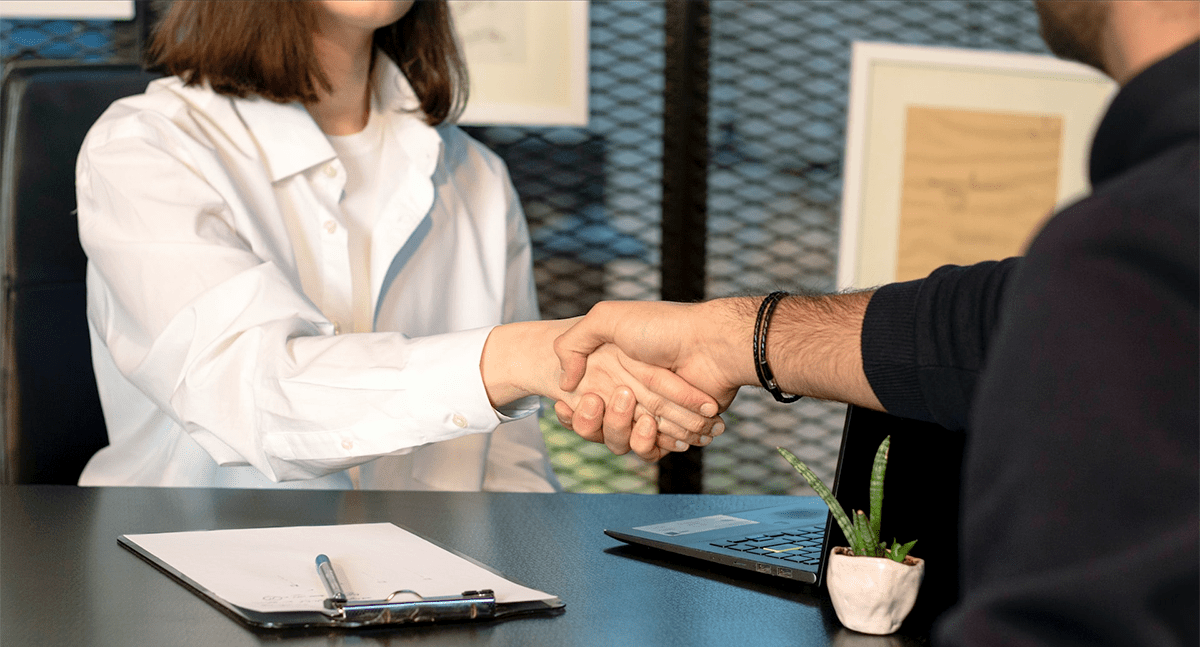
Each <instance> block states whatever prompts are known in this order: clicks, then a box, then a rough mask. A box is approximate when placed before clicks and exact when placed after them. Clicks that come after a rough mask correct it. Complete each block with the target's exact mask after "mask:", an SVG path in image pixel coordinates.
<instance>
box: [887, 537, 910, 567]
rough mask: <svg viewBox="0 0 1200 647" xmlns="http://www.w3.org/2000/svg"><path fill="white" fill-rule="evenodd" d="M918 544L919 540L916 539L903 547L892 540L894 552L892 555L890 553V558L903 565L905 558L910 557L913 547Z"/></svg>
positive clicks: (892, 551)
mask: <svg viewBox="0 0 1200 647" xmlns="http://www.w3.org/2000/svg"><path fill="white" fill-rule="evenodd" d="M916 543H917V540H916V539H914V540H912V541H910V542H908V543H907V544H903V545H901V544H900V542H898V541H896V539H895V538H893V539H892V550H891V552H890V553H888V557H891V558H892V559H894V560H896V561H897V562H901V563H903V562H904V558H905V557H906V556H907V555H908V551H910V550H912V547H913V546H914V545H915V544H916Z"/></svg>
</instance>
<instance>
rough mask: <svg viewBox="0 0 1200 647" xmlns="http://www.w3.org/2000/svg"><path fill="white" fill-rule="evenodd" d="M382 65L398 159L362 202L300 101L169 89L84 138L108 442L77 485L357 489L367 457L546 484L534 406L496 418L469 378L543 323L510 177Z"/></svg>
mask: <svg viewBox="0 0 1200 647" xmlns="http://www.w3.org/2000/svg"><path fill="white" fill-rule="evenodd" d="M377 65H378V67H377V69H376V76H375V83H374V92H375V94H376V101H377V102H378V105H379V116H381V117H386V119H380V122H379V126H378V127H379V130H380V133H381V137H382V138H383V151H384V152H387V151H389V150H390V148H389V147H396V149H397V150H400V151H403V162H402V163H400V164H398V166H397V167H396V168H395V169H389V170H388V171H387V172H388V175H389V177H388V178H387V179H386V181H378V182H375V183H374V187H375V189H374V190H368V191H366V192H365V193H361V194H358V195H356V192H355V191H353V190H351V191H350V192H348V193H344V190H345V189H346V188H347V186H348V185H347V182H348V179H349V178H348V176H347V173H348V167H347V162H346V161H345V160H343V159H340V158H339V157H338V155H337V154H336V152H335V149H334V148H333V147H332V145H331V144H330V143H329V140H328V139H327V138H326V136H325V134H324V133H322V132H321V130H320V128H318V127H317V125H316V123H315V122H314V121H313V119H312V117H311V116H310V115H309V114H308V112H307V111H306V110H305V109H304V107H303V106H302V105H300V104H287V105H284V104H277V103H272V102H270V101H267V100H264V99H261V98H248V99H236V98H230V97H226V96H221V95H218V94H216V93H214V92H212V91H211V90H209V89H207V88H204V87H185V86H184V85H183V83H182V82H181V81H180V80H179V79H178V78H167V79H161V80H158V81H155V82H154V83H152V84H151V85H150V87H149V88H148V89H147V91H146V93H145V94H142V95H137V96H134V97H129V98H127V99H123V100H121V101H118V102H116V103H115V104H114V105H113V106H112V107H110V108H109V109H108V111H106V112H105V113H104V115H103V116H101V118H100V119H99V120H98V121H97V123H96V124H95V125H94V126H93V127H92V129H91V131H90V132H89V134H88V136H87V139H86V140H85V142H84V146H83V149H82V151H81V152H80V156H79V163H78V167H77V173H76V186H77V192H78V198H79V225H80V239H81V242H82V243H83V247H84V250H85V252H87V255H88V277H87V282H88V324H89V327H90V329H91V332H92V354H93V365H94V367H95V371H96V377H97V385H98V388H99V391H100V398H101V402H102V404H103V405H104V413H105V421H106V423H107V425H108V433H109V440H110V445H109V446H108V447H106V448H105V449H102V450H101V451H100V452H98V453H97V454H96V456H94V457H93V458H92V460H91V461H90V462H89V463H88V465H87V467H86V468H85V469H84V472H83V475H82V477H81V478H80V483H81V484H83V485H169V486H210V487H211V486H228V487H319V488H348V487H353V486H354V485H355V484H354V483H353V482H352V480H351V477H350V474H349V472H348V468H350V467H353V466H356V465H358V466H361V468H360V469H361V487H363V488H372V489H440V490H481V489H487V490H533V491H548V490H551V489H553V488H555V487H556V486H557V482H556V481H555V479H554V476H553V473H552V471H551V469H550V466H549V462H548V460H547V452H546V448H545V443H544V441H543V440H542V437H541V432H540V429H539V428H538V423H537V420H536V416H533V415H531V414H533V413H535V412H536V411H537V409H538V402H537V399H536V398H526V399H525V400H523V401H520V402H517V403H514V404H513V405H512V406H511V407H510V408H508V409H506V410H505V411H503V412H499V413H498V412H497V411H496V410H494V409H493V408H492V407H491V405H490V403H489V401H488V398H487V393H486V391H485V390H484V388H483V382H482V379H481V378H480V375H479V358H480V354H481V351H482V347H483V343H484V340H486V338H487V335H488V333H489V332H490V330H491V328H492V327H493V326H495V325H497V324H500V323H504V322H510V321H517V320H529V319H535V318H537V317H538V312H537V304H536V299H535V297H534V287H533V278H532V268H531V252H530V243H529V236H528V231H527V229H526V225H525V221H524V217H523V215H522V213H521V210H520V206H519V203H518V201H517V199H516V196H515V194H514V192H513V189H512V185H511V182H510V181H509V179H508V176H507V173H506V171H505V169H504V166H503V163H502V162H501V161H500V160H499V159H498V158H497V157H496V156H495V155H494V154H492V153H491V152H490V151H488V150H487V149H486V148H485V147H483V146H482V145H480V144H479V143H478V142H476V141H474V140H472V139H471V138H470V137H468V136H466V135H465V134H464V133H463V132H462V131H461V130H459V129H458V128H456V127H454V126H442V127H439V128H436V129H435V128H431V127H429V126H428V125H426V124H425V123H424V122H423V121H422V119H421V118H420V115H419V111H418V110H417V107H418V106H417V102H416V99H415V97H414V96H413V93H412V90H411V88H410V87H409V86H408V83H407V81H406V80H405V79H404V77H403V75H401V74H400V72H399V70H398V69H397V68H396V66H395V65H394V64H393V63H392V62H391V61H390V60H388V59H387V57H385V56H380V57H379V58H378V64H377ZM390 161H391V160H390ZM349 163H350V164H351V165H353V164H354V163H355V162H353V161H350V162H349ZM347 196H349V197H350V198H351V199H352V200H354V201H355V203H357V202H358V200H359V198H361V199H363V200H366V201H368V202H374V203H375V204H377V205H378V208H377V209H369V208H364V209H361V210H360V209H359V208H358V207H357V206H354V205H351V206H350V207H349V208H347V207H346V206H344V205H343V204H342V203H343V200H345V199H346V197H347ZM363 196H367V197H363ZM372 211H374V212H375V214H376V215H375V216H374V218H373V219H374V222H373V223H370V224H369V225H368V224H367V221H369V220H372V217H370V216H369V215H366V216H364V218H362V219H360V218H359V217H358V215H356V214H370V213H371V212H372ZM356 227H357V228H360V231H369V234H370V235H369V240H368V239H367V238H362V239H361V240H359V239H356V240H358V243H357V244H361V245H365V246H366V247H367V248H368V249H369V256H368V255H358V254H356V253H354V251H353V249H352V244H351V241H350V235H349V232H350V231H352V230H354V229H355V228H356ZM356 236H357V234H356ZM352 258H359V259H365V260H366V266H367V267H366V271H365V273H364V274H363V276H362V277H360V278H365V282H366V285H368V286H369V287H368V290H367V291H366V295H367V297H369V305H368V309H369V311H370V312H373V313H374V331H375V332H370V333H363V334H348V333H349V332H350V331H353V330H364V329H370V327H366V326H365V324H364V323H361V322H362V321H369V320H370V317H368V318H367V319H365V320H364V319H362V318H361V317H358V316H356V315H355V305H354V303H355V302H354V286H353V284H354V282H355V281H356V280H357V279H355V276H356V273H355V270H354V269H353V268H354V267H355V266H354V265H353V263H352V260H351V259H352ZM362 269H363V268H362V267H361V265H360V266H359V270H360V271H361V270H362ZM360 301H361V302H366V299H363V298H361V297H360ZM339 333H341V334H339Z"/></svg>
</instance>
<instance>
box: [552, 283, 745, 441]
mask: <svg viewBox="0 0 1200 647" xmlns="http://www.w3.org/2000/svg"><path fill="white" fill-rule="evenodd" d="M726 305H732V306H734V307H735V308H736V307H737V306H738V304H736V303H733V304H726ZM739 314H741V313H738V312H731V311H728V310H725V309H723V308H721V307H717V306H712V305H709V304H677V303H663V302H644V301H630V302H605V303H600V304H597V305H596V306H595V307H593V308H592V310H591V311H590V312H589V313H588V314H587V315H586V316H585V317H581V318H579V319H576V320H574V322H573V323H574V325H573V326H572V327H571V328H570V329H569V330H567V331H565V332H564V333H563V334H562V335H560V336H559V337H558V338H557V339H556V340H555V342H554V350H555V353H556V356H557V357H558V358H559V360H560V363H561V368H562V369H563V371H562V373H561V376H562V377H561V380H560V383H559V387H560V388H561V389H563V390H564V391H566V392H570V393H582V394H585V395H582V396H580V397H579V398H578V399H577V400H575V401H571V402H569V401H565V400H564V399H560V400H559V401H558V402H557V403H556V404H555V413H556V414H557V416H558V419H559V422H560V423H562V424H563V426H565V427H567V428H568V429H573V430H574V431H575V432H576V433H577V434H579V435H580V436H581V437H583V438H586V439H588V440H592V441H595V442H604V443H605V444H606V445H608V446H609V447H613V446H614V445H615V446H617V447H623V446H625V445H628V446H629V447H631V448H632V449H633V450H634V451H635V452H637V454H638V455H639V456H642V457H643V458H648V459H651V460H657V458H660V457H661V456H662V455H665V453H667V452H669V451H678V450H680V449H686V448H687V445H686V444H685V445H675V444H674V443H673V442H672V441H673V440H675V439H681V438H682V436H681V434H680V433H679V429H678V427H680V426H682V425H678V420H676V419H674V418H664V417H662V416H658V417H654V416H648V415H640V414H639V412H631V411H629V409H628V408H626V407H625V406H623V404H624V400H623V399H622V398H623V397H625V396H623V395H622V393H621V392H620V391H618V392H617V393H616V394H614V396H613V397H612V398H609V399H607V400H603V399H602V398H601V397H600V395H599V394H601V393H603V391H600V392H597V391H595V390H594V388H593V387H592V386H591V385H589V380H588V378H589V377H590V375H591V373H592V371H593V368H592V366H593V362H597V361H598V359H599V358H600V357H602V356H605V355H608V354H615V357H616V358H617V361H619V362H622V363H623V364H624V365H626V366H634V367H636V368H637V371H638V375H637V377H638V379H641V380H642V381H643V383H644V384H647V385H648V386H650V389H651V390H652V391H653V392H655V393H656V394H658V395H660V396H662V397H667V398H668V399H672V400H674V401H675V402H680V403H685V404H684V405H683V406H684V407H685V408H686V407H687V406H688V405H687V404H686V403H688V402H704V403H705V406H706V407H707V406H708V404H709V403H715V407H708V408H706V409H705V410H704V411H703V413H704V415H706V416H715V415H716V413H717V412H720V411H724V410H725V408H727V407H728V406H729V403H730V402H732V400H733V397H734V396H735V395H736V394H737V390H738V385H739V384H741V383H743V380H742V379H741V378H740V377H738V371H739V370H744V369H745V367H743V366H741V364H742V363H744V362H743V361H742V360H743V358H742V357H740V356H739V355H737V354H731V355H730V356H729V357H724V356H722V353H720V352H718V351H719V349H721V348H727V347H730V346H732V347H739V346H744V347H749V343H750V341H749V339H746V340H744V342H743V341H742V340H740V337H742V336H745V335H746V334H747V331H746V330H743V328H744V326H739V325H738V321H739V320H740V319H739V317H738V315H739ZM731 342H732V343H731ZM648 380H651V381H648ZM697 392H699V393H703V397H701V396H699V395H697ZM640 402H641V400H640V398H639V403H640ZM724 429H725V425H724V423H723V422H722V421H720V420H719V419H715V420H714V422H713V423H712V425H711V427H710V430H711V433H708V434H703V435H700V436H699V437H698V438H697V437H694V436H689V437H688V438H687V439H686V440H687V442H688V443H689V444H695V445H706V444H708V442H709V441H710V440H711V439H712V437H714V436H717V435H719V434H720V433H721V432H722V431H724ZM650 448H653V449H655V450H658V451H657V452H656V453H655V452H651V451H649V450H650Z"/></svg>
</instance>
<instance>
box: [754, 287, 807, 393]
mask: <svg viewBox="0 0 1200 647" xmlns="http://www.w3.org/2000/svg"><path fill="white" fill-rule="evenodd" d="M786 296H788V293H787V292H784V291H782V290H777V291H775V292H772V293H770V294H768V295H767V296H766V298H764V299H763V301H762V305H760V306H759V307H758V318H757V319H755V321H754V370H755V372H757V373H758V382H759V384H762V388H764V389H766V390H767V392H768V393H770V394H771V395H772V396H774V398H775V400H777V401H779V402H785V403H786V402H795V401H796V400H799V399H800V397H801V396H798V395H785V394H784V393H783V391H782V390H781V389H780V388H779V385H778V384H776V383H775V374H774V373H772V372H771V367H770V366H769V365H768V364H767V327H768V326H770V325H771V315H773V314H775V306H777V305H779V302H780V301H783V298H784V297H786Z"/></svg>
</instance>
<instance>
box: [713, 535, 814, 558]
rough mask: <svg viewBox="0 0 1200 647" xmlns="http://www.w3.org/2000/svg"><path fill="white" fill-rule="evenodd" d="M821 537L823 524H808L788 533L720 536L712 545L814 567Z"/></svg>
mask: <svg viewBox="0 0 1200 647" xmlns="http://www.w3.org/2000/svg"><path fill="white" fill-rule="evenodd" d="M824 539H825V527H824V526H811V527H808V528H797V529H795V530H791V531H788V532H768V533H764V534H761V535H751V536H749V537H742V538H738V539H723V540H721V541H714V542H712V545H713V546H716V547H717V548H727V549H729V550H736V551H741V552H744V553H749V554H751V555H762V556H763V557H771V558H774V559H778V560H780V561H784V562H789V563H792V564H807V565H812V566H815V565H817V564H819V563H820V562H821V542H822V541H823V540H824Z"/></svg>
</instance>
